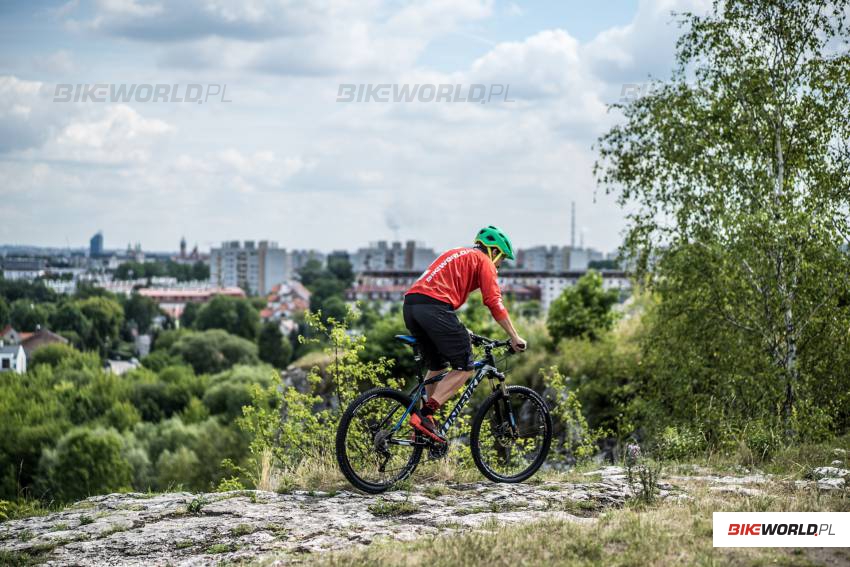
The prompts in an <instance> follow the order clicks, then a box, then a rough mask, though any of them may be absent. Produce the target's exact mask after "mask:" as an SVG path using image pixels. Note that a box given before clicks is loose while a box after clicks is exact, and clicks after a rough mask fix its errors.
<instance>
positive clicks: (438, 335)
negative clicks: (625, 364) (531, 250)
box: [403, 225, 526, 443]
mask: <svg viewBox="0 0 850 567" xmlns="http://www.w3.org/2000/svg"><path fill="white" fill-rule="evenodd" d="M505 258H507V259H509V260H513V258H514V252H513V246H511V241H510V239H508V237H507V236H506V235H505V233H503V232H502V231H501V230H499V229H498V228H496V227H495V226H492V225H491V226H486V227H484V228H482V229H481V230H479V231H478V234H476V235H475V240H474V241H473V247H472V248H453V249H451V250H448V251H446V252H444V253H443V254H441V255H440V257H438V258H437V259H436V260H434V262H433V263H432V264H431V265H430V266H429V267H428V269H427V270H425V272H424V273H423V274H422V275H421V276H420V277H419V279H418V280H416V283H414V284H413V285H412V286H411V288H410V289H409V290H408V291H407V293H405V295H404V309H403V312H404V324H405V325H406V326H407V328H408V330H409V331H410V333H411V334H412V335H413V336H414V337H416V339H417V342H418V343H419V345H420V348H421V352H422V356H423V358H424V359H425V362H426V364H427V365H428V374H427V375H426V379H428V378H433V377H434V376H437V375H439V374H443V373H445V376H444V377H443V379H442V380H440V381H439V382H436V383H433V384H428V385H427V386H425V390H426V394H427V401H426V402H425V404H424V406H423V407H422V408H421V409H418V410H416V411H415V412H413V413H412V414H411V416H410V424H411V426H413V428H414V429H416V430H417V431H419V432H421V433H422V434H423V435H426V436H428V437H429V438H430V439H431V440H433V441H436V442H438V443H445V442H446V439H445V438H443V436H442V435H441V434H440V433H439V427H438V426H437V423H436V421H435V420H434V413H435V412H436V411H437V410H438V409H439V408H440V406H442V405H443V404H444V403H446V401H447V400H448V399H449V398H451V397H452V396H453V395H454V394H455V393H456V392H457V391H458V390H459V389H460V387H461V386H463V384H464V382H466V380H467V379H468V378H469V377H470V376H471V375H472V363H473V360H472V344H471V343H470V340H469V332H468V331H467V330H466V328H465V327H464V326H463V324H462V323H461V322H460V320H459V319H458V318H457V315H456V314H455V310H457V309H459V308H460V307H461V305H463V304H464V303H466V299H467V297H469V294H470V292H472V291H474V290H476V289H479V288H480V289H481V296H482V298H483V300H484V305H486V306H487V307H488V308H489V309H490V313H491V314H492V315H493V318H494V319H495V320H496V322H497V323H499V325H501V327H502V328H503V329H504V330H505V331H506V332H507V333H508V335H510V338H511V348H513V349H514V350H515V351H522V350H525V347H526V342H525V340H523V339H522V338H521V337H520V336H519V334H518V333H517V332H516V329H514V326H513V323H512V322H511V318H510V315H508V311H507V310H506V309H505V306H504V305H503V304H502V292H501V290H500V289H499V283H498V281H497V278H496V270H497V268H498V267H499V265H500V264H501V263H502V261H503V260H504V259H505ZM449 365H451V370H450V371H449V370H448V367H449Z"/></svg>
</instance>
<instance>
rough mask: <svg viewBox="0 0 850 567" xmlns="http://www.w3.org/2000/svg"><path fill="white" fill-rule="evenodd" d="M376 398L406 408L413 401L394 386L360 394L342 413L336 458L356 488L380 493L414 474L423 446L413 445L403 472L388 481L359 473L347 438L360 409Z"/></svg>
mask: <svg viewBox="0 0 850 567" xmlns="http://www.w3.org/2000/svg"><path fill="white" fill-rule="evenodd" d="M376 398H385V399H389V400H394V401H396V402H398V404H399V405H401V406H402V407H404V408H407V407H409V406H410V402H411V400H410V397H408V396H407V395H406V394H404V393H403V392H400V391H398V390H393V389H392V388H373V389H371V390H367V391H366V392H363V393H362V394H360V395H359V396H358V397H357V398H356V399H355V400H354V401H353V402H351V404H349V406H348V408H346V410H345V412H344V413H343V414H342V418H340V421H339V427H338V428H337V432H336V460H337V464H339V468H340V470H341V471H342V474H343V475H344V476H345V478H346V479H347V480H348V482H350V483H351V484H352V485H353V486H354V487H355V488H357V489H358V490H362V491H363V492H367V493H369V494H380V493H381V492H384V491H386V490H388V489H389V488H390V487H391V486H392V485H394V484H396V483H397V482H400V481H402V480H404V479H406V478H408V477H409V476H410V475H411V474H413V471H414V470H416V467H417V465H418V464H419V460H420V459H421V458H422V447H421V446H419V445H416V446H413V450H412V451H411V454H410V458H409V459H408V461H407V463H406V464H405V465H404V466H403V467H402V470H401V472H400V473H399V474H398V475H396V476H395V477H393V478H392V479H391V480H390V481H389V482H386V483H376V482H370V481H368V480H366V479H363V478H361V477H360V475H358V474H357V472H356V471H355V470H354V467H353V466H352V465H351V460H350V458H349V455H348V451H347V446H346V439H347V436H348V432H349V428H350V426H351V422H352V419H353V418H354V417H355V415H357V411H358V409H360V408H361V407H363V406H364V405H365V404H366V403H367V402H369V401H371V400H374V399H376ZM399 417H401V415H400V414H399Z"/></svg>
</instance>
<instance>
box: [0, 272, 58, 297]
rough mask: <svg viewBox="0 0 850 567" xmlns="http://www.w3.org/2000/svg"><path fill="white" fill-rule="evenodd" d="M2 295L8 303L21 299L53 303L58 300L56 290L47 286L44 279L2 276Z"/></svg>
mask: <svg viewBox="0 0 850 567" xmlns="http://www.w3.org/2000/svg"><path fill="white" fill-rule="evenodd" d="M0 297H3V298H4V299H5V301H6V303H13V302H15V301H17V300H19V299H28V300H30V302H31V303H53V302H55V301H56V292H54V291H53V290H52V289H50V288H49V287H47V286H46V285H45V284H44V282H43V281H34V282H28V281H25V280H6V279H3V278H0Z"/></svg>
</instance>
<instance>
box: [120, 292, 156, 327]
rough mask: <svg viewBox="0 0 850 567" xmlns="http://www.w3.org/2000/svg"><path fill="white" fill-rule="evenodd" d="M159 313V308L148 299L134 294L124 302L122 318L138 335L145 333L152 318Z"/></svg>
mask: <svg viewBox="0 0 850 567" xmlns="http://www.w3.org/2000/svg"><path fill="white" fill-rule="evenodd" d="M160 313H161V311H160V310H159V306H158V305H157V304H156V302H155V301H154V300H153V299H151V298H150V297H145V296H143V295H139V294H138V293H134V294H132V295H130V297H128V298H127V299H126V300H125V301H124V317H125V319H126V320H127V322H128V323H130V324H134V325H135V327H136V329H137V330H138V332H139V333H147V332H148V330H150V326H151V323H152V322H153V319H154V317H156V316H157V315H159V314H160Z"/></svg>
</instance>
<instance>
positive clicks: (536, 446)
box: [336, 333, 552, 494]
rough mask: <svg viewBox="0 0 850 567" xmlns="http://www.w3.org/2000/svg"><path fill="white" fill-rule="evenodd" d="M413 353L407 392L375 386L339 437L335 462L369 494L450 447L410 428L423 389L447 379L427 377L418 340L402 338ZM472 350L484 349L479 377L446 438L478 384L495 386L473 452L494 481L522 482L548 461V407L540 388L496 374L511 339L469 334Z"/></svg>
mask: <svg viewBox="0 0 850 567" xmlns="http://www.w3.org/2000/svg"><path fill="white" fill-rule="evenodd" d="M395 338H396V339H397V340H399V341H401V342H403V343H405V344H407V345H409V346H411V347H413V353H414V359H415V360H416V361H417V364H418V366H419V373H418V376H417V383H416V385H415V386H414V387H413V388H412V389H411V391H410V392H409V393H404V392H402V391H400V390H395V389H392V388H374V389H371V390H368V391H366V392H363V393H362V394H360V396H358V397H357V398H356V399H355V400H354V401H353V402H351V404H350V405H349V406H348V408H347V409H346V410H345V413H343V415H342V418H341V420H340V423H339V428H338V429H337V433H336V457H337V462H338V463H339V467H340V469H341V470H342V473H343V474H344V475H345V478H347V479H348V480H349V482H351V484H353V485H354V486H355V487H356V488H358V489H360V490H362V491H364V492H368V493H371V494H377V493H380V492H384V491H385V490H387V489H388V488H390V487H391V486H392V485H393V484H395V483H397V482H399V481H402V480H404V479H406V478H408V477H409V476H410V475H411V474H413V471H414V470H415V469H416V466H417V465H418V464H419V461H420V459H421V458H422V454H423V452H424V450H425V449H428V453H429V457H430V458H432V459H441V458H444V457H445V456H446V454H447V453H448V444H447V443H436V442H432V441H431V440H430V439H429V438H427V437H426V436H424V435H421V434H420V433H419V432H418V431H416V430H415V429H414V428H413V427H412V426H411V425H410V424H409V420H408V416H409V415H410V413H411V412H412V411H413V410H414V409H415V408H416V407H417V404H421V403H423V401H424V398H425V397H426V392H425V386H426V385H428V384H433V383H436V382H439V381H440V380H442V379H443V378H444V377H445V376H446V374H448V372H445V373H442V374H439V375H437V376H434V377H433V378H429V379H427V380H426V379H425V378H424V372H423V369H422V364H421V361H422V356H421V352H420V350H419V347H418V345H417V341H416V338H415V337H412V336H410V335H396V337H395ZM470 340H471V341H472V344H473V345H476V346H480V347H483V350H484V356H483V357H482V358H481V359H480V360H477V361H476V362H475V363H474V365H473V368H474V370H475V372H474V373H473V375H472V376H471V377H470V378H469V380H468V381H467V383H466V389H465V390H464V391H463V394H461V396H460V399H459V400H458V402H457V404H456V405H455V406H454V408H452V410H451V412H449V415H448V417H447V418H446V421H445V422H444V423H443V425H442V427H441V428H440V433H441V434H442V436H443V437H445V438H447V439H448V437H447V435H446V434H447V432H448V431H449V430H450V429H451V427H452V425H453V424H454V423H455V421H456V420H457V418H458V416H459V415H460V413H461V411H462V410H463V408H464V407H465V406H466V404H467V402H469V400H470V398H471V397H472V394H473V393H474V392H475V389H476V388H477V387H478V385H479V384H480V383H481V382H482V381H483V380H484V379H485V378H488V379H489V380H490V385H491V387H492V393H491V394H490V395H489V396H488V397H487V399H486V400H484V403H482V404H481V406H480V407H479V408H478V411H477V412H476V414H475V417H474V418H473V420H472V430H471V433H470V436H469V446H470V450H471V453H472V459H473V461H474V462H475V466H476V467H477V468H478V470H480V471H481V473H482V474H483V475H484V476H485V477H487V478H488V479H490V480H492V481H493V482H522V481H524V480H526V479H528V478H529V477H530V476H531V475H533V474H534V473H535V472H537V469H539V468H540V466H541V465H542V464H543V461H545V460H546V456H547V454H548V453H549V445H550V444H551V442H552V417H551V416H550V415H549V408H548V406H547V405H546V402H545V401H544V400H543V398H542V397H540V395H538V394H537V392H535V391H534V390H532V389H530V388H526V387H524V386H507V385H506V384H505V375H504V373H502V372H500V371H499V370H498V369H497V368H496V355H495V354H494V352H501V349H507V351H506V352H505V355H506V356H507V355H508V354H511V353H513V350H512V349H511V347H510V341H507V340H506V341H497V340H494V339H488V338H486V337H482V336H479V335H475V334H472V333H470Z"/></svg>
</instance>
